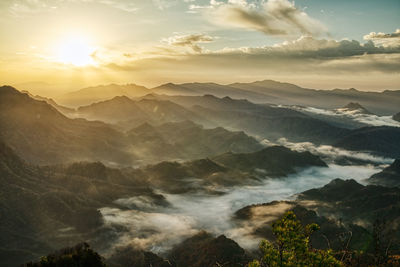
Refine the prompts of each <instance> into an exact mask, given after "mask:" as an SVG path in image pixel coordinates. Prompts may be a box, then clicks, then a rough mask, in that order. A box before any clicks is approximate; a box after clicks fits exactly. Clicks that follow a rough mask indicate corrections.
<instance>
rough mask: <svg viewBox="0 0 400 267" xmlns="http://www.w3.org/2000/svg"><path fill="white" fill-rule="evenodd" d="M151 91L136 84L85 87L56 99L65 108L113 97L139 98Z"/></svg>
mask: <svg viewBox="0 0 400 267" xmlns="http://www.w3.org/2000/svg"><path fill="white" fill-rule="evenodd" d="M150 92H151V91H150V90H149V89H147V88H146V87H144V86H141V85H136V84H125V85H119V84H108V85H99V86H94V87H87V88H83V89H80V90H78V91H74V92H70V93H67V94H64V95H62V96H59V97H57V100H58V102H59V103H61V104H63V105H66V106H73V107H77V106H83V105H89V104H92V103H95V102H99V101H103V100H106V99H111V98H113V97H115V96H127V97H130V98H132V97H139V96H143V95H146V94H149V93H150Z"/></svg>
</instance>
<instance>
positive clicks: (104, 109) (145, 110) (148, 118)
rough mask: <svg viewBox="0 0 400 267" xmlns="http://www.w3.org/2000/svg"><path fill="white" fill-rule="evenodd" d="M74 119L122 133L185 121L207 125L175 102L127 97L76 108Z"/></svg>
mask: <svg viewBox="0 0 400 267" xmlns="http://www.w3.org/2000/svg"><path fill="white" fill-rule="evenodd" d="M77 115H78V116H79V117H83V118H87V119H91V120H102V121H104V122H107V123H113V124H117V125H119V126H121V127H123V128H124V129H130V128H132V127H137V126H139V125H141V124H143V123H151V124H160V123H166V122H177V121H184V120H194V121H196V122H206V121H207V120H206V119H204V118H201V117H200V116H199V115H197V114H195V113H194V112H193V111H190V110H187V109H185V108H184V107H182V106H180V105H178V104H176V103H174V102H171V101H169V100H160V99H157V98H154V97H145V98H142V99H138V100H132V99H130V98H128V97H127V96H116V97H114V98H112V99H110V100H105V101H102V102H97V103H93V104H91V105H88V106H82V107H79V108H78V109H77Z"/></svg>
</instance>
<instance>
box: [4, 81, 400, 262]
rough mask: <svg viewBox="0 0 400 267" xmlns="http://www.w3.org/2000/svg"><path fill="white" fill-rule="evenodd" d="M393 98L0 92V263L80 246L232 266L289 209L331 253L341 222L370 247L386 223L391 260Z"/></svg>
mask: <svg viewBox="0 0 400 267" xmlns="http://www.w3.org/2000/svg"><path fill="white" fill-rule="evenodd" d="M399 92H400V91H384V92H381V93H371V92H361V91H357V90H355V89H349V90H339V89H335V90H329V91H322V90H321V91H320V90H311V89H305V88H300V87H298V86H296V85H292V84H287V83H279V82H274V81H268V80H266V81H260V82H254V83H247V84H244V83H233V84H230V85H218V84H215V83H186V84H171V83H170V84H165V85H161V86H159V87H156V88H152V89H147V88H145V87H142V86H139V85H135V84H128V85H117V84H112V85H108V86H96V87H89V88H84V89H81V90H78V91H76V92H72V93H69V94H67V95H65V96H63V97H60V98H55V100H54V99H52V98H48V97H46V96H34V95H31V94H29V92H23V91H19V90H18V88H13V87H11V86H2V87H0V147H1V149H0V174H1V175H0V179H1V183H2V186H1V189H0V191H1V192H0V193H1V194H0V196H1V204H0V212H1V213H0V215H2V218H6V219H5V220H1V222H0V229H1V230H2V233H3V235H2V238H1V239H0V265H4V266H14V265H18V264H22V263H24V262H28V261H30V260H35V259H38V258H39V257H40V256H41V255H46V254H48V253H50V252H52V251H55V250H57V249H60V248H62V247H65V246H71V245H74V244H76V243H79V242H82V241H86V242H89V243H90V244H91V246H92V247H93V248H94V249H95V250H96V251H98V252H99V253H100V254H101V255H103V256H104V257H105V258H106V260H105V261H106V262H107V264H109V265H110V266H147V265H148V264H153V265H154V266H158V265H157V264H160V265H159V266H163V265H162V264H164V263H165V262H167V261H168V262H170V264H171V265H168V266H181V265H182V266H213V264H216V263H217V262H218V260H220V261H225V262H229V263H231V266H242V265H243V264H246V263H247V262H249V261H250V260H251V259H252V258H254V257H255V256H256V255H257V249H256V248H257V243H258V242H259V241H260V240H261V239H262V238H268V239H271V238H272V234H271V223H272V222H273V221H275V220H276V219H278V218H279V217H280V216H281V215H282V214H283V213H284V212H285V211H287V210H293V211H294V212H295V214H296V215H297V216H298V217H299V219H300V220H301V221H302V222H303V223H312V222H316V223H318V224H319V225H320V226H321V231H320V232H319V233H317V234H316V235H315V236H313V237H312V239H311V242H312V244H313V247H316V248H322V249H326V248H328V246H327V243H326V239H325V237H328V239H329V240H330V242H331V243H330V245H331V248H333V249H334V250H338V251H340V250H341V249H342V247H341V244H342V243H341V242H342V241H341V240H340V239H339V238H338V235H340V234H341V233H343V232H346V233H347V232H349V231H351V232H352V234H353V236H352V237H351V240H349V239H348V238H349V237H348V236H346V237H345V239H346V240H349V248H350V249H354V250H364V251H365V252H366V253H369V252H370V251H372V250H373V244H372V243H371V239H372V238H373V235H374V224H376V223H377V220H378V219H382V218H383V219H385V220H387V221H388V222H389V223H386V224H384V225H382V229H383V231H384V232H385V233H387V234H388V233H392V232H393V233H396V234H393V235H392V236H393V239H392V240H388V239H384V240H383V242H392V243H393V246H392V247H391V250H390V251H391V253H392V252H393V253H394V254H396V253H397V254H398V253H400V246H398V244H399V243H398V241H399V240H400V236H398V234H397V233H398V232H399V224H398V221H399V218H400V217H399V216H400V215H399V214H400V213H399V195H400V192H399V181H400V178H399V175H398V174H399V164H398V163H399V160H398V159H399V158H400V124H398V123H397V121H396V120H394V119H395V118H396V116H394V117H393V118H392V116H393V115H394V114H396V113H398V112H399V108H400V106H399V103H400V93H399ZM64 105H65V106H64ZM336 178H341V179H336ZM315 187H318V188H315ZM263 203H264V204H263ZM265 203H266V204H265ZM3 215H4V216H3ZM385 244H386V243H385ZM188 248H191V249H192V250H191V251H189V250H188ZM126 264H128V265H126ZM146 264H147V265H146ZM174 264H175V265H174Z"/></svg>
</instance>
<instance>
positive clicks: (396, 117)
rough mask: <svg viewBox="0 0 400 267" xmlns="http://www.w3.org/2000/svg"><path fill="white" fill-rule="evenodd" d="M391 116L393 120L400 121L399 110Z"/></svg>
mask: <svg viewBox="0 0 400 267" xmlns="http://www.w3.org/2000/svg"><path fill="white" fill-rule="evenodd" d="M392 118H393V120H395V121H400V112H399V113H396V114H394V115H393V116H392Z"/></svg>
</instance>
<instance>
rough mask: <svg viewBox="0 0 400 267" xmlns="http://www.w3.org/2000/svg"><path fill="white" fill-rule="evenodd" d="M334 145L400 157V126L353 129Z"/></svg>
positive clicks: (390, 156)
mask: <svg viewBox="0 0 400 267" xmlns="http://www.w3.org/2000/svg"><path fill="white" fill-rule="evenodd" d="M333 145H334V146H336V147H341V148H344V149H348V150H353V151H367V152H373V153H374V154H378V155H381V156H385V157H389V158H399V157H400V127H389V126H377V127H363V128H359V129H355V130H351V131H349V132H347V133H345V134H344V135H343V136H341V137H340V138H338V139H337V140H336V141H335V142H334V143H333Z"/></svg>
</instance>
